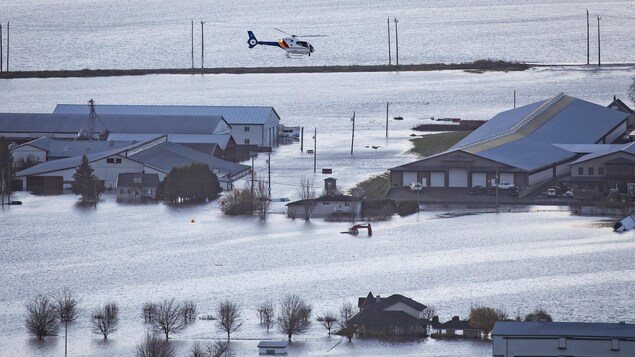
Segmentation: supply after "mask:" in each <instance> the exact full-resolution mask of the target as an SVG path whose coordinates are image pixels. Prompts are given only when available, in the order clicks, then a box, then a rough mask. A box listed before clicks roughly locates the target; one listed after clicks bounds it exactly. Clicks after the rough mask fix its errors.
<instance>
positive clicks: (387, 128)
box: [386, 102, 388, 137]
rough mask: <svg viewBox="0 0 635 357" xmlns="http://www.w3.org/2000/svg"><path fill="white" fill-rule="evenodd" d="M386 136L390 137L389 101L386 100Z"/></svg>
mask: <svg viewBox="0 0 635 357" xmlns="http://www.w3.org/2000/svg"><path fill="white" fill-rule="evenodd" d="M386 137H388V102H386Z"/></svg>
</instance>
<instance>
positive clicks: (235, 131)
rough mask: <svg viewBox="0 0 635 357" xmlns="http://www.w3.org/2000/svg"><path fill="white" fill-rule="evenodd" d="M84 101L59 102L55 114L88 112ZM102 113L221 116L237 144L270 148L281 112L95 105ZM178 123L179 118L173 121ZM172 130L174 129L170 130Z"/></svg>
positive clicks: (265, 109) (276, 134)
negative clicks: (76, 102) (81, 102)
mask: <svg viewBox="0 0 635 357" xmlns="http://www.w3.org/2000/svg"><path fill="white" fill-rule="evenodd" d="M89 110H90V109H89V107H88V106H86V105H83V104H58V105H57V107H56V108H55V110H54V113H56V114H61V113H65V114H83V115H88V114H89ZM95 112H97V113H98V114H99V116H100V117H101V116H102V115H135V116H142V117H143V116H172V117H197V116H204V117H222V118H223V119H224V120H226V121H227V123H228V124H229V126H230V127H231V135H232V136H233V137H234V140H236V143H237V144H238V145H250V146H254V147H257V148H272V147H275V146H277V145H278V127H279V125H280V116H279V115H278V113H277V112H276V111H275V109H273V107H248V106H187V105H104V104H99V105H95ZM178 123H180V121H179V120H177V121H176V124H178ZM172 134H174V133H172Z"/></svg>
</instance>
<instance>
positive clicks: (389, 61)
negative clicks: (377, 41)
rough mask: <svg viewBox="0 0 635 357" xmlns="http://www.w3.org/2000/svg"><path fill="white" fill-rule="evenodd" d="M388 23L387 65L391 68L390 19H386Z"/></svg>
mask: <svg viewBox="0 0 635 357" xmlns="http://www.w3.org/2000/svg"><path fill="white" fill-rule="evenodd" d="M387 22H388V65H389V66H392V58H391V56H390V17H389V18H388V19H387Z"/></svg>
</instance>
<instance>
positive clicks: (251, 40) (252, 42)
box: [247, 31, 258, 48]
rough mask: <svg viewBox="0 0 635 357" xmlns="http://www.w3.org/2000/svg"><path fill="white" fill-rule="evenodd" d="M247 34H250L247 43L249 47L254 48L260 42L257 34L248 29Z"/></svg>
mask: <svg viewBox="0 0 635 357" xmlns="http://www.w3.org/2000/svg"><path fill="white" fill-rule="evenodd" d="M247 35H249V39H248V40H247V44H248V45H249V48H254V47H256V45H257V44H258V40H257V39H256V35H254V33H253V32H251V31H247Z"/></svg>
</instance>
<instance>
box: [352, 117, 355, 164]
mask: <svg viewBox="0 0 635 357" xmlns="http://www.w3.org/2000/svg"><path fill="white" fill-rule="evenodd" d="M351 121H352V122H353V133H352V135H351V155H353V142H354V141H355V112H353V117H352V118H351Z"/></svg>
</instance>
